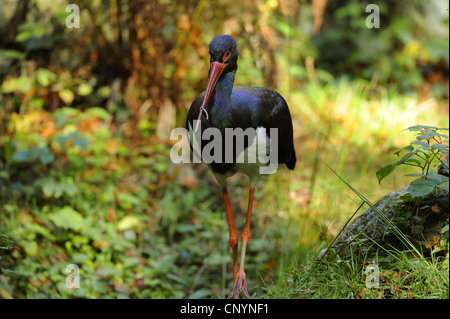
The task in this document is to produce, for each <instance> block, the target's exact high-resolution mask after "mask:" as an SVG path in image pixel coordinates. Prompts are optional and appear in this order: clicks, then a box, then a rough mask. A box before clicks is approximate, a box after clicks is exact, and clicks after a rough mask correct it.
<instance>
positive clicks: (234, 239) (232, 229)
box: [222, 186, 239, 281]
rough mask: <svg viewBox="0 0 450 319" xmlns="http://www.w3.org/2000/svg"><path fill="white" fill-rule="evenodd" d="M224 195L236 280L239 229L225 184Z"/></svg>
mask: <svg viewBox="0 0 450 319" xmlns="http://www.w3.org/2000/svg"><path fill="white" fill-rule="evenodd" d="M222 195H223V201H224V203H225V211H226V212H227V221H228V229H229V236H230V246H231V249H232V250H233V273H234V280H235V281H236V278H237V271H238V266H237V264H238V262H237V253H238V252H237V249H238V245H237V244H238V240H239V237H238V231H237V229H236V225H235V224H234V218H233V213H232V212H231V205H230V198H229V197H228V190H227V187H226V186H225V187H224V188H222Z"/></svg>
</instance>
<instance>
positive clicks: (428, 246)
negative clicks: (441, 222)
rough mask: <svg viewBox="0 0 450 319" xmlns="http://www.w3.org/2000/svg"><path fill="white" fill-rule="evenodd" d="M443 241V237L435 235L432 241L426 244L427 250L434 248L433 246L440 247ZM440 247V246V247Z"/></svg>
mask: <svg viewBox="0 0 450 319" xmlns="http://www.w3.org/2000/svg"><path fill="white" fill-rule="evenodd" d="M440 241H441V236H439V235H434V236H433V237H431V239H430V240H429V241H428V242H427V243H426V244H425V248H428V249H430V248H432V247H433V246H435V245H436V246H438V245H439V242H440ZM438 247H439V246H438Z"/></svg>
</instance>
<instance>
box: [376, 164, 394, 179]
mask: <svg viewBox="0 0 450 319" xmlns="http://www.w3.org/2000/svg"><path fill="white" fill-rule="evenodd" d="M396 163H397V162H394V163H392V164H389V165H386V166H385V167H383V168H381V169H379V170H378V171H377V172H376V175H377V179H378V183H381V181H382V180H383V178H385V177H386V176H388V175H389V174H391V173H392V172H393V171H394V169H395V167H397V165H396Z"/></svg>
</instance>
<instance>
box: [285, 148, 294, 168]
mask: <svg viewBox="0 0 450 319" xmlns="http://www.w3.org/2000/svg"><path fill="white" fill-rule="evenodd" d="M296 162H297V157H296V156H295V149H294V148H292V153H291V157H290V158H289V160H288V161H287V162H286V166H287V168H289V169H294V167H295V163H296Z"/></svg>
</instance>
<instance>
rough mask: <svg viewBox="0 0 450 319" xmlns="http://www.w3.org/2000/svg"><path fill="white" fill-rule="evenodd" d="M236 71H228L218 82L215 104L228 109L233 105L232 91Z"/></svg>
mask: <svg viewBox="0 0 450 319" xmlns="http://www.w3.org/2000/svg"><path fill="white" fill-rule="evenodd" d="M235 74H236V72H234V71H232V72H228V73H226V74H224V76H223V77H222V78H220V80H219V81H218V82H217V85H216V90H215V96H214V105H215V106H217V107H219V108H222V109H226V110H228V109H229V108H230V107H231V91H232V90H233V84H234V75H235Z"/></svg>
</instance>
